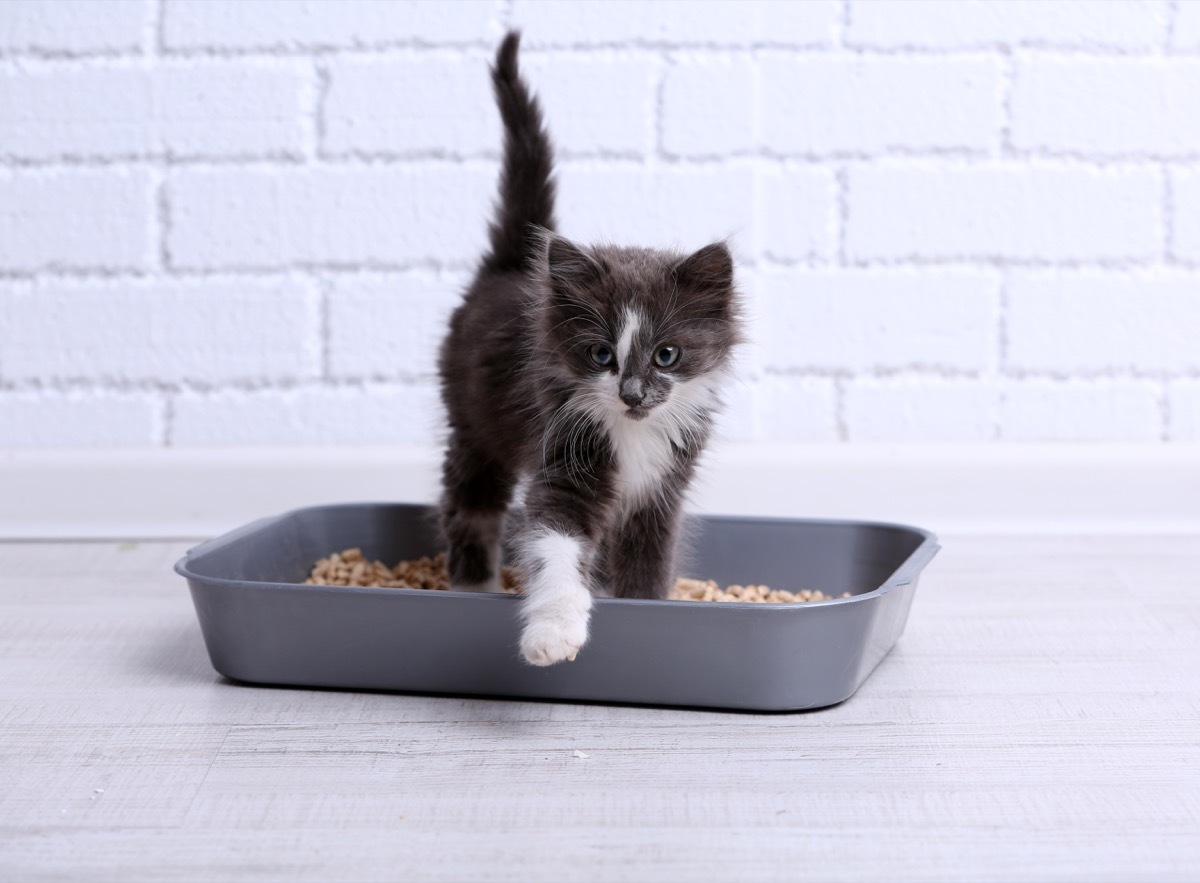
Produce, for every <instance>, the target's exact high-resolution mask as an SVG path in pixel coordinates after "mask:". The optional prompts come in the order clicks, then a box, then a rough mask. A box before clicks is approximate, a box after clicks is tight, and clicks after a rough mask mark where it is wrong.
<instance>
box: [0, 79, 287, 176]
mask: <svg viewBox="0 0 1200 883" xmlns="http://www.w3.org/2000/svg"><path fill="white" fill-rule="evenodd" d="M304 89H305V76H304V74H303V73H302V72H301V71H300V70H298V69H295V68H290V67H285V66H280V65H277V64H270V63H266V64H264V63H236V62H231V63H226V62H220V63H215V64H214V63H207V62H205V63H193V64H188V65H177V64H167V65H162V66H159V67H155V68H147V67H128V66H121V67H118V66H115V65H111V64H106V65H93V66H89V67H87V68H73V69H60V68H48V69H34V70H22V69H16V70H12V71H10V72H8V73H6V74H4V75H2V76H0V145H2V146H0V152H2V153H3V154H4V155H6V156H9V157H15V158H18V159H27V160H47V159H50V160H53V159H59V158H62V157H69V158H80V157H82V158H123V157H142V156H163V155H170V156H175V157H221V156H250V157H253V156H298V155H299V154H300V153H301V150H302V147H303V139H304V125H303V116H304V113H305V109H304V108H303V107H302V104H301V102H302V95H303V94H304Z"/></svg>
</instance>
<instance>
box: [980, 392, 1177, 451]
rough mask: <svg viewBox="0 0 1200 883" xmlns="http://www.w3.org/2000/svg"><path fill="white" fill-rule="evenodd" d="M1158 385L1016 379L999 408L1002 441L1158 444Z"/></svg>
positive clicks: (1160, 412) (1159, 421)
mask: <svg viewBox="0 0 1200 883" xmlns="http://www.w3.org/2000/svg"><path fill="white" fill-rule="evenodd" d="M1161 427H1162V411H1161V407H1160V405H1159V390H1158V386H1157V384H1154V383H1150V382H1146V381H1135V380H1102V381H1071V382H1068V383H1060V382H1056V381H1051V380H1014V381H1009V382H1008V383H1007V384H1005V387H1004V394H1003V397H1002V401H1001V404H1000V438H1001V440H1003V441H1082V442H1099V441H1110V442H1118V441H1125V442H1155V441H1158V440H1159V439H1160V437H1161V435H1162V428H1161Z"/></svg>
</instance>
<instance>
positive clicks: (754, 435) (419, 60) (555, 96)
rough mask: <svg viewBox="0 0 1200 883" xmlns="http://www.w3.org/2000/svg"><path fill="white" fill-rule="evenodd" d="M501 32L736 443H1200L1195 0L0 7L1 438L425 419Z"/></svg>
mask: <svg viewBox="0 0 1200 883" xmlns="http://www.w3.org/2000/svg"><path fill="white" fill-rule="evenodd" d="M509 26H520V27H521V28H522V29H523V30H524V32H525V35H526V40H525V46H526V49H525V54H524V62H525V67H526V70H527V73H528V76H529V77H530V78H531V79H532V80H533V81H534V83H535V86H536V88H537V90H538V91H539V92H540V94H541V95H542V98H543V102H544V104H545V106H546V110H547V116H548V122H549V125H550V129H551V132H552V135H553V137H554V139H555V141H556V144H557V145H558V150H559V156H560V160H561V162H560V168H559V176H558V177H559V190H560V203H559V217H560V221H561V227H562V230H563V232H564V233H566V234H567V235H571V236H574V237H576V238H579V239H581V240H589V239H596V238H605V239H608V240H611V241H616V242H623V243H630V244H633V243H637V244H647V245H659V246H670V245H674V246H678V247H680V248H694V247H697V246H699V245H701V244H703V243H705V242H707V241H709V240H711V239H713V238H718V237H729V239H730V242H731V244H732V246H733V248H734V250H735V252H736V254H737V255H738V258H739V261H740V263H741V268H742V269H741V273H742V280H743V287H744V288H745V290H746V292H747V296H748V301H749V307H750V312H751V316H752V319H753V325H752V327H753V329H754V337H755V341H754V346H753V347H751V348H750V349H749V350H748V351H747V352H746V353H745V354H744V356H743V357H742V359H741V361H740V364H741V365H742V368H743V372H742V377H741V380H740V381H739V383H738V384H736V385H735V387H734V388H733V389H732V390H731V391H730V396H729V398H730V400H731V401H730V410H729V414H728V416H727V418H726V419H725V421H724V428H725V434H726V435H727V436H728V437H731V438H736V439H742V440H761V441H786V440H795V441H838V440H840V441H844V442H850V443H854V442H876V441H977V442H1009V441H1011V442H1018V441H1029V440H1061V441H1104V440H1108V441H1125V442H1147V443H1150V442H1162V441H1180V442H1183V441H1190V442H1196V441H1200V346H1198V345H1197V343H1196V341H1198V340H1200V0H1059V2H1054V3H1047V2H1042V0H973V2H954V0H814V2H805V3H793V2H776V0H731V2H726V0H713V2H706V3H702V4H701V3H696V4H691V5H689V6H687V7H686V9H685V8H684V7H681V6H680V5H678V4H672V3H648V2H642V0H628V2H626V0H575V2H548V0H456V2H453V3H446V2H441V0H416V2H392V0H340V2H338V3H329V2H321V0H103V2H97V0H0V447H37V446H78V447H90V446H114V445H121V446H135V447H137V446H160V445H201V444H205V445H207V444H355V443H372V444H375V443H387V442H397V443H415V444H420V443H429V442H435V441H436V440H437V439H438V437H439V410H438V405H437V400H436V383H435V378H434V371H435V361H434V360H435V356H436V348H437V344H438V339H439V337H440V334H441V329H442V327H443V325H444V322H445V318H446V316H447V314H448V313H449V311H450V310H451V309H452V308H453V305H454V303H455V302H456V298H457V294H458V292H459V291H460V290H461V288H462V286H463V284H464V283H465V282H466V280H467V279H468V278H469V275H470V270H471V267H472V263H473V261H474V260H475V257H476V255H477V254H478V252H479V250H480V248H481V247H482V245H483V242H484V239H485V225H486V222H487V219H488V217H489V214H490V206H491V202H492V200H493V198H494V191H495V176H496V162H497V158H498V156H499V146H500V133H499V125H498V121H497V118H496V113H495V110H494V109H493V107H492V99H491V94H490V87H489V84H488V82H487V74H486V71H487V64H488V61H489V58H490V55H491V52H492V51H493V49H494V47H495V44H496V42H497V40H498V39H499V36H500V35H501V34H502V33H503V32H504V30H505V29H506V28H507V27H509Z"/></svg>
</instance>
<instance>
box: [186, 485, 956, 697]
mask: <svg viewBox="0 0 1200 883" xmlns="http://www.w3.org/2000/svg"><path fill="white" fill-rule="evenodd" d="M351 546H358V547H360V548H361V549H362V550H363V554H364V555H366V556H367V557H368V558H370V559H379V560H382V561H384V562H386V563H388V564H394V563H395V562H397V561H400V560H404V559H409V558H417V557H420V556H422V555H431V554H433V553H434V552H435V551H437V548H438V544H437V539H436V536H435V533H434V530H433V517H432V513H431V510H430V509H429V508H428V507H425V506H415V505H399V504H353V505H341V506H319V507H313V508H308V509H298V510H296V511H294V512H289V513H286V514H284V515H279V516H275V517H273V518H265V519H263V520H261V521H257V522H254V523H253V524H249V525H247V526H245V527H242V528H239V529H238V530H235V531H232V532H231V533H228V534H226V535H224V536H221V537H218V538H216V539H213V540H210V541H208V542H206V543H202V544H201V545H199V546H197V547H196V548H194V549H192V550H191V551H189V552H188V553H187V554H186V555H185V556H184V557H183V559H182V560H180V561H179V563H178V564H176V565H175V570H176V572H177V573H179V574H180V575H182V576H184V577H185V578H186V579H187V581H188V586H189V587H190V588H191V593H192V601H193V602H194V603H195V605H196V614H197V616H198V617H199V619H200V628H201V629H202V631H203V633H204V642H205V644H206V646H207V647H208V653H209V657H210V658H211V660H212V664H213V668H215V669H216V670H217V671H218V672H219V673H221V674H222V675H224V676H226V677H228V678H231V679H234V680H237V681H246V682H250V683H256V684H278V685H291V686H305V687H335V688H344V689H361V690H390V691H404V692H422V693H453V694H466V695H488V696H508V697H520V698H531V699H554V700H566V701H599V702H622V703H625V702H628V703H642V704H652V705H682V706H700V707H713V708H728V709H741V710H746V711H797V710H801V709H807V708H820V707H821V706H825V705H833V704H834V703H837V702H841V701H842V700H844V699H847V698H849V697H850V696H851V695H853V693H854V691H855V690H857V689H858V688H859V686H860V685H861V684H862V683H863V681H864V680H866V678H867V676H868V675H870V673H871V672H872V671H873V670H874V669H875V667H876V666H877V665H878V664H879V662H880V660H882V659H883V657H884V656H885V655H886V654H887V653H888V651H889V650H891V648H892V647H893V646H894V645H895V643H896V641H897V639H898V638H899V637H900V633H901V632H902V631H903V630H904V623H905V620H906V619H907V618H908V610H909V607H910V605H911V604H912V599H913V594H914V592H915V591H916V588H917V578H918V576H919V575H920V573H921V570H922V569H923V568H924V567H925V565H926V564H928V563H929V561H930V559H932V558H933V556H934V555H935V554H936V553H937V551H938V544H937V540H936V538H935V537H934V536H933V534H931V533H929V532H928V531H924V530H921V529H919V528H914V527H906V526H903V525H897V524H873V523H859V522H848V521H801V520H786V519H765V518H730V517H698V518H695V519H694V525H693V530H692V531H691V542H690V554H689V555H688V556H687V557H686V558H685V563H686V571H685V572H686V573H687V574H689V575H693V576H696V577H698V578H705V579H714V580H716V581H717V582H718V583H720V584H721V585H728V584H731V583H743V584H745V583H765V584H767V585H770V586H772V587H773V588H780V589H789V590H795V589H800V588H810V589H820V590H821V591H823V592H825V593H826V594H827V595H834V596H836V595H840V594H842V593H843V592H849V593H850V594H851V597H849V598H839V599H836V600H832V601H820V602H809V603H805V604H753V603H713V602H703V601H641V600H620V599H608V598H605V599H598V600H597V602H596V604H595V607H594V609H593V615H592V629H591V638H590V639H589V641H588V643H587V645H586V646H585V647H584V648H583V650H582V651H581V652H580V654H579V657H578V659H576V660H575V661H574V662H564V663H559V664H558V665H554V666H550V667H548V668H536V667H534V666H530V665H526V664H525V663H524V662H522V661H521V659H520V657H519V655H518V652H517V637H518V622H517V610H518V605H519V604H520V603H521V599H520V598H519V597H516V596H512V595H501V594H467V593H460V592H437V591H425V590H419V589H367V588H347V587H337V586H308V585H303V584H302V583H303V580H304V579H305V577H306V576H307V575H308V573H309V571H310V569H311V567H312V565H313V563H314V562H315V561H316V560H317V559H318V558H321V557H324V556H326V555H328V554H330V553H331V552H335V551H340V550H342V549H346V548H349V547H351Z"/></svg>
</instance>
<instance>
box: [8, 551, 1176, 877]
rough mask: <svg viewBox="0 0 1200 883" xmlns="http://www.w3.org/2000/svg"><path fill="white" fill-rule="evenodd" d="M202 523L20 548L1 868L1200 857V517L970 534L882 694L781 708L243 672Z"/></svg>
mask: <svg viewBox="0 0 1200 883" xmlns="http://www.w3.org/2000/svg"><path fill="white" fill-rule="evenodd" d="M188 545H190V544H188V543H181V542H132V541H131V542H126V543H115V542H108V543H8V544H0V781H2V782H3V787H2V788H0V880H6V881H7V880H61V879H82V878H87V879H89V880H92V879H121V880H148V881H149V880H154V881H170V880H194V879H199V878H203V879H220V880H236V881H241V880H245V881H256V880H278V879H289V880H641V879H647V878H652V879H655V880H664V881H668V880H688V881H695V880H756V881H757V880H805V879H812V880H862V879H886V880H1130V879H1140V880H1150V879H1154V880H1194V879H1195V877H1196V872H1197V868H1200V539H1197V538H1195V537H1144V536H1138V537H1111V536H1110V537H1103V538H1100V537H1028V538H1019V537H978V536H972V537H963V538H954V537H949V538H943V545H944V550H943V552H942V553H941V555H940V556H939V557H938V558H937V559H936V560H935V562H934V563H933V564H932V565H931V566H930V568H929V570H928V571H927V573H926V575H925V577H924V578H923V580H922V583H921V586H920V588H919V589H918V592H917V596H916V601H915V603H914V605H913V610H912V614H911V617H910V620H909V626H908V629H907V631H906V633H905V635H904V637H903V638H902V639H901V641H900V644H899V645H898V647H897V648H896V650H895V651H894V652H893V653H892V654H891V655H890V656H889V657H888V658H887V659H885V660H884V662H883V664H882V665H881V666H880V667H879V669H878V670H877V671H876V672H875V673H874V675H873V676H872V677H871V678H870V679H869V680H868V681H867V682H866V684H865V685H864V686H863V687H862V689H861V690H860V691H859V692H858V694H857V695H855V696H854V697H853V698H851V699H850V700H849V701H847V702H845V703H843V704H841V705H839V706H836V707H833V708H829V709H825V710H822V711H816V712H810V713H805V714H795V715H762V716H760V715H753V714H728V713H720V712H710V711H697V710H673V709H658V708H636V707H622V706H605V705H572V704H560V703H540V702H515V701H503V700H495V699H464V698H456V697H433V696H417V695H396V694H383V693H355V692H350V691H332V690H304V689H268V688H259V687H251V686H243V685H237V684H232V683H229V682H227V681H225V680H224V679H222V678H221V677H220V676H218V675H217V674H216V673H215V672H213V670H212V668H211V667H210V665H209V663H208V658H207V655H206V653H205V650H204V646H203V642H202V640H201V637H200V632H199V628H198V627H197V625H196V622H195V616H194V613H193V611H192V609H191V602H190V599H189V597H188V593H187V591H186V587H185V585H184V583H183V581H182V580H181V579H180V578H179V577H177V576H176V575H175V574H174V573H173V572H172V571H171V565H172V564H173V562H174V561H175V560H176V559H177V558H178V557H179V556H180V555H181V554H182V553H183V551H184V550H185V549H186V548H187V547H188ZM580 754H582V755H584V756H580Z"/></svg>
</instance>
